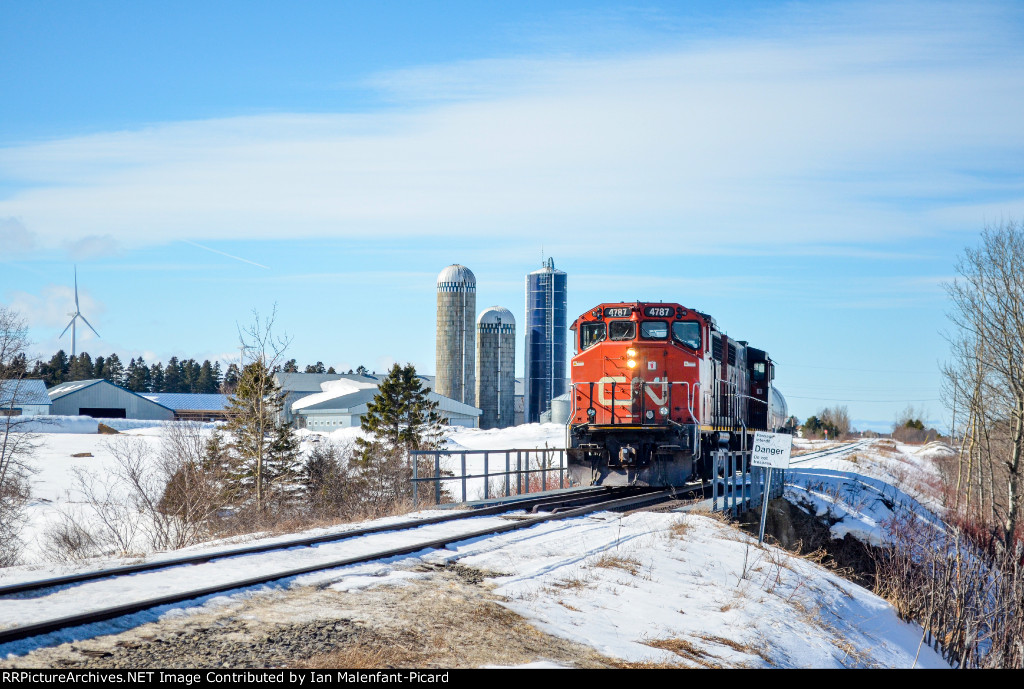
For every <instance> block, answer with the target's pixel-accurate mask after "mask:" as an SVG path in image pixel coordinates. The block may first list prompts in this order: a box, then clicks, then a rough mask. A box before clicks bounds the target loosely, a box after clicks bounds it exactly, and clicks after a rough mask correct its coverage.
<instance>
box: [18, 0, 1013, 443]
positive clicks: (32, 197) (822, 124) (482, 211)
mask: <svg viewBox="0 0 1024 689" xmlns="http://www.w3.org/2000/svg"><path fill="white" fill-rule="evenodd" d="M209 5H210V4H208V3H175V4H173V5H159V6H158V5H157V4H156V3H127V2H125V3H115V2H96V3H88V2H75V3H71V2H67V3H60V2H51V3H4V4H3V5H0V75H2V78H0V102H2V103H3V107H0V300H2V302H3V303H4V304H6V305H9V306H13V307H14V308H16V309H18V310H19V311H21V312H22V313H23V314H24V315H25V316H26V318H27V319H28V320H29V323H30V327H31V331H30V334H31V337H32V339H33V340H34V341H35V348H36V350H37V351H38V352H39V353H40V354H43V355H45V356H49V355H50V354H51V353H52V352H53V351H55V350H56V349H57V348H58V347H59V346H63V347H64V348H65V349H70V342H69V341H58V340H57V336H58V335H59V333H60V331H61V330H62V329H63V327H64V325H65V324H66V322H67V316H66V315H65V314H66V313H67V312H68V311H69V310H71V308H72V290H71V284H72V275H73V274H72V270H73V266H74V265H77V266H78V273H79V283H80V293H81V297H82V304H83V313H85V315H86V316H87V317H88V318H89V320H90V321H91V322H92V323H93V325H94V326H96V329H97V330H98V331H99V333H100V334H101V335H102V339H99V340H97V339H96V338H94V337H92V335H91V334H90V335H88V336H82V335H81V334H80V349H84V350H86V351H89V352H90V353H91V354H93V355H96V354H104V355H106V354H107V353H109V352H111V351H116V352H118V353H119V355H120V356H121V357H122V358H124V359H125V360H127V359H128V358H130V357H132V356H138V355H140V354H142V355H144V356H145V357H146V359H147V361H149V362H150V363H152V362H153V361H154V360H163V361H166V360H167V359H168V358H169V357H170V356H173V355H177V356H193V357H197V358H200V359H202V358H207V357H218V358H221V359H222V360H227V358H228V357H230V356H232V355H234V356H237V351H238V350H237V343H238V326H239V324H242V325H244V324H246V323H248V322H249V321H250V320H251V314H252V312H253V311H254V310H255V311H257V312H259V313H260V314H264V315H265V314H267V313H268V312H269V311H270V310H271V309H272V308H273V307H274V305H275V304H276V305H277V312H278V316H277V326H278V328H279V330H280V331H281V332H282V333H287V334H288V335H289V336H290V337H292V338H293V339H292V345H291V348H290V350H289V355H290V356H293V357H295V358H297V359H298V361H299V363H300V364H301V365H305V364H306V363H313V362H315V361H317V360H322V361H323V362H324V363H325V364H327V365H334V366H336V367H340V368H345V369H347V368H349V367H354V366H356V365H358V364H361V363H362V364H365V365H366V366H368V367H369V368H371V369H376V370H381V369H384V368H385V367H387V366H388V365H389V364H390V363H391V362H393V361H401V362H405V361H411V362H413V363H414V364H416V366H417V368H418V369H419V370H421V371H424V372H428V373H432V372H433V368H434V317H435V314H434V299H435V292H434V280H435V277H436V275H437V273H438V272H439V271H440V270H441V269H442V268H443V267H444V266H446V265H448V264H450V263H463V264H465V265H467V266H469V267H470V268H471V269H472V270H473V271H474V272H475V273H476V275H477V280H478V289H479V294H478V301H477V304H478V310H483V309H484V308H485V307H487V306H490V305H492V304H500V305H503V306H506V307H508V308H510V309H512V311H513V313H515V314H516V315H517V318H519V319H520V321H521V320H522V317H523V308H524V307H523V305H524V300H525V297H524V294H523V285H524V275H525V274H526V273H527V272H529V271H530V270H534V269H535V268H537V267H538V266H539V265H540V261H541V256H542V253H543V255H548V256H553V257H554V259H555V263H556V266H557V267H559V268H561V269H563V270H565V271H567V272H568V273H569V290H570V296H569V310H570V312H571V313H581V312H583V311H584V310H586V309H589V308H590V307H592V306H593V305H595V304H597V303H599V302H602V301H613V300H622V299H662V300H665V301H677V302H680V303H683V304H685V305H687V306H690V307H693V308H698V309H700V310H702V311H706V312H708V313H711V314H712V315H714V316H715V318H716V319H717V320H718V322H719V324H720V325H721V326H722V327H723V328H724V329H725V330H726V331H727V332H728V333H729V334H730V335H732V336H734V337H737V338H739V339H746V340H749V341H750V342H751V343H752V344H754V345H756V346H761V347H763V348H764V349H766V350H768V351H769V353H770V354H771V355H772V356H773V357H774V358H775V359H776V360H777V361H778V362H779V366H778V368H779V377H778V379H777V383H778V386H779V388H780V389H781V390H782V392H783V393H784V394H785V395H786V397H787V399H788V400H789V403H790V407H791V410H792V411H793V412H794V413H795V414H796V415H797V416H799V417H801V418H805V417H806V416H808V415H810V414H812V413H815V412H816V411H818V410H819V409H820V408H822V407H824V406H828V405H833V404H846V405H847V406H848V407H849V409H850V412H851V416H852V417H853V419H854V421H855V425H858V426H859V427H862V428H863V427H875V428H885V427H886V426H887V425H889V424H891V422H892V420H893V418H894V417H895V415H896V414H897V413H899V412H900V411H902V410H903V409H904V408H905V407H906V406H907V405H908V404H913V405H914V406H915V407H916V408H917V409H919V410H921V411H922V412H923V413H924V414H925V415H926V417H927V418H929V419H932V420H934V421H935V422H940V421H941V420H942V419H943V418H944V417H945V413H944V411H943V407H942V403H941V402H940V401H939V397H940V391H939V388H940V376H939V373H938V365H939V363H940V362H941V361H942V360H943V359H944V358H945V357H946V350H947V348H946V344H945V341H944V340H943V337H942V331H944V330H947V329H948V328H949V327H950V326H949V323H948V321H947V319H946V315H945V311H946V302H945V297H944V293H943V289H942V283H943V282H944V281H947V280H949V279H951V278H952V277H953V276H954V275H955V263H956V258H957V255H958V254H959V253H960V252H961V251H962V250H963V248H964V247H965V246H970V245H973V244H975V243H976V241H977V236H978V232H979V231H980V230H981V229H982V228H983V227H984V226H985V225H986V224H992V223H999V222H1001V221H1003V220H1007V219H1011V218H1013V219H1021V218H1024V165H1022V163H1024V127H1022V126H1021V124H1020V123H1021V114H1020V113H1021V112H1024V107H1022V106H1024V41H1021V38H1022V36H1024V31H1022V29H1024V8H1022V7H1021V6H1020V5H1019V3H924V4H917V3H899V4H896V3H834V4H833V3H818V2H815V3H772V2H739V3H729V4H728V5H725V6H724V7H723V4H722V3H710V2H709V3H696V2H695V3H686V4H682V3H658V2H653V3H643V4H623V3H615V2H603V3H601V2H585V3H584V2H579V3H574V2H561V3H557V5H556V4H553V3H541V2H533V3H531V2H521V1H520V2H515V3H512V2H508V3H497V2H496V3H480V2H472V3H469V2H467V3H459V2H444V3H426V2H415V3H401V2H393V3H363V4H356V3H335V2H304V3H287V4H285V3H269V2H264V3H253V2H244V3H243V2H238V3H231V2H221V3H216V4H215V6H213V7H211V6H209ZM65 340H68V337H67V336H65ZM233 353H234V354H233ZM519 366H520V368H521V366H522V354H521V352H520V353H519Z"/></svg>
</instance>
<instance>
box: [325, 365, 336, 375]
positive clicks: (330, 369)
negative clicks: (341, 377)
mask: <svg viewBox="0 0 1024 689" xmlns="http://www.w3.org/2000/svg"><path fill="white" fill-rule="evenodd" d="M327 372H328V373H337V371H335V370H334V367H333V366H331V367H330V368H329V369H327Z"/></svg>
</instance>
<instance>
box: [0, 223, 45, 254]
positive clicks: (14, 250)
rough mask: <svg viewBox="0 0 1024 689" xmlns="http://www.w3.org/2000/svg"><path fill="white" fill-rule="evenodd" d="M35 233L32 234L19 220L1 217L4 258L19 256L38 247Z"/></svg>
mask: <svg viewBox="0 0 1024 689" xmlns="http://www.w3.org/2000/svg"><path fill="white" fill-rule="evenodd" d="M36 243H37V238H36V236H35V233H33V232H30V231H29V230H28V229H27V228H26V227H25V225H24V224H22V222H21V221H20V220H19V219H18V218H2V217H0V248H2V249H3V253H2V254H0V255H2V256H3V257H8V256H17V255H18V254H23V253H27V252H29V251H31V250H32V249H34V248H35V247H36Z"/></svg>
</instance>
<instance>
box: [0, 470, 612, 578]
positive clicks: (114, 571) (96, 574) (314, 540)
mask: <svg viewBox="0 0 1024 689" xmlns="http://www.w3.org/2000/svg"><path fill="white" fill-rule="evenodd" d="M608 492H610V489H609V488H607V487H604V488H598V489H594V488H589V487H588V488H583V489H580V490H579V493H576V492H575V491H574V493H573V497H574V498H579V497H586V496H592V495H602V494H604V493H608ZM515 497H516V498H519V499H511V500H510V499H505V500H506V501H505V502H503V503H501V504H497V505H493V506H490V507H481V508H474V509H472V510H469V511H460V512H457V513H453V514H443V515H438V516H436V517H424V518H423V519H409V520H406V521H402V522H397V523H394V524H380V525H377V526H368V527H363V528H360V529H353V530H351V531H342V532H340V533H334V534H324V535H321V536H310V537H308V538H297V539H292V540H289V541H279V542H277V543H264V544H261V545H252V546H244V547H242V548H234V549H231V550H220V551H217V552H213V553H204V554H200V555H188V556H184V557H176V558H170V559H167V560H153V561H151V562H141V563H138V564H134V565H124V566H121V567H111V568H109V569H99V570H93V571H90V572H80V573H77V574H67V575H64V576H59V577H52V578H50V579H37V580H34V581H25V582H20V583H17V584H7V585H6V586H0V597H2V596H8V595H12V594H16V593H25V592H28V591H39V590H42V589H48V588H53V587H55V586H66V585H69V584H78V583H82V582H84V581H92V580H95V579H105V578H107V577H115V576H124V575H127V574H137V573H139V572H148V571H152V570H156V569H164V568H167V567H178V566H180V565H195V564H202V563H204V562H211V561H213V560H220V559H222V558H228V557H237V556H239V555H253V554H255V553H265V552H270V551H274V550H287V549H288V548H297V547H303V546H306V547H308V546H314V545H319V544H321V543H332V542H335V541H344V540H347V539H350V538H357V537H359V536H367V535H371V534H377V533H385V532H388V531H404V530H405V529H415V528H418V527H421V526H429V525H431V524H441V523H443V522H447V521H454V520H457V519H465V518H467V517H471V516H472V517H480V516H487V515H492V514H501V513H502V512H508V511H510V510H516V509H525V510H527V511H529V510H530V509H533V508H535V507H536V506H538V505H544V504H546V503H547V502H552V501H554V502H558V498H557V497H553V496H543V497H533V498H529V497H527V498H523V497H522V496H515Z"/></svg>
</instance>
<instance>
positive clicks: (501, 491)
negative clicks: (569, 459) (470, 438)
mask: <svg viewBox="0 0 1024 689" xmlns="http://www.w3.org/2000/svg"><path fill="white" fill-rule="evenodd" d="M410 454H411V455H412V460H413V461H412V501H413V507H414V508H418V507H419V503H420V499H421V495H420V484H421V483H427V484H433V491H432V492H433V503H432V504H434V505H440V504H442V497H444V496H452V497H451V498H450V499H449V500H448V501H449V502H451V501H454V500H455V498H454V495H453V494H452V493H450V492H449V491H448V490H447V488H445V485H444V484H451V483H456V482H458V484H459V485H460V486H461V497H462V499H461V502H468V501H469V482H470V481H477V480H480V479H483V488H482V491H481V492H480V499H483V500H488V499H490V498H495V497H511V496H513V495H526V494H528V493H537V492H541V491H546V490H553V489H554V488H568V487H569V475H568V467H567V466H566V457H565V450H564V449H561V448H529V449H513V450H418V451H414V452H412V453H410ZM495 461H496V462H497V464H498V467H497V470H496V471H495V470H494V469H495V467H494V462H495ZM453 464H455V465H456V466H457V467H458V468H459V470H460V471H459V474H458V475H456V474H455V472H454V468H453V467H452V465H453ZM426 467H431V468H432V475H430V476H421V475H420V474H421V472H422V470H423V469H424V468H426ZM502 467H504V468H502ZM493 479H497V480H498V484H497V485H492V480H493ZM556 483H557V486H556V485H555V484H556Z"/></svg>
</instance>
